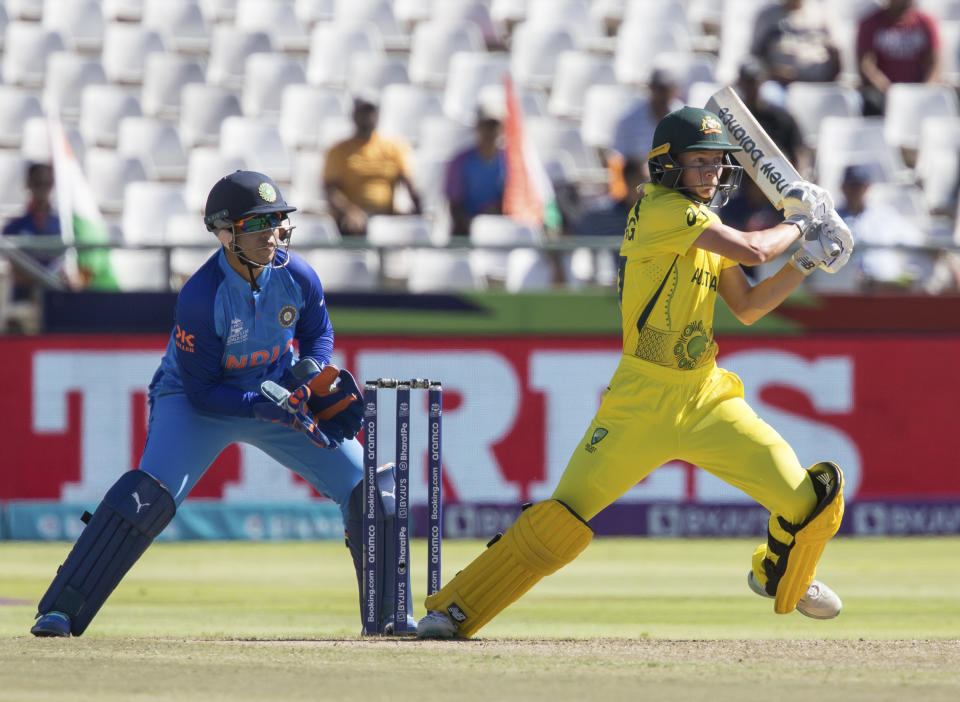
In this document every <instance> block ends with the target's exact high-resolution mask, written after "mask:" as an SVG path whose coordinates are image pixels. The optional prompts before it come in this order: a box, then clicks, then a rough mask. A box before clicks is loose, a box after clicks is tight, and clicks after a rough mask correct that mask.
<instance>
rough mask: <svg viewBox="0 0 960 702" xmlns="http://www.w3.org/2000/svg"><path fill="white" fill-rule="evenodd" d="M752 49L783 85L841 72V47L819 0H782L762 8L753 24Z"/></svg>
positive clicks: (830, 78)
mask: <svg viewBox="0 0 960 702" xmlns="http://www.w3.org/2000/svg"><path fill="white" fill-rule="evenodd" d="M750 53H752V54H753V55H755V56H756V57H758V58H759V59H760V60H761V61H762V62H763V64H764V66H765V68H766V69H767V72H768V73H769V75H770V77H771V78H772V79H773V80H775V81H777V82H778V83H780V84H781V85H787V84H788V83H792V82H793V81H808V82H831V81H833V80H836V78H837V75H839V73H840V50H839V49H838V48H837V43H836V41H834V39H833V35H832V33H831V31H830V23H829V21H828V17H827V15H826V13H825V11H824V8H823V7H822V6H821V5H820V4H819V3H815V2H804V0H781V1H780V2H778V3H775V4H773V5H770V6H768V7H765V8H764V9H762V10H761V11H760V13H759V14H758V15H757V19H756V21H755V23H754V26H753V40H752V42H751V46H750Z"/></svg>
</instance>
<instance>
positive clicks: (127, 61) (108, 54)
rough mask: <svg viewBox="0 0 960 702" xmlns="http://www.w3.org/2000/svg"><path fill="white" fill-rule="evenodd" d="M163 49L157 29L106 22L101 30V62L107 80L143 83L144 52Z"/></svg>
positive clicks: (145, 54) (145, 55)
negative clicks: (102, 31) (105, 25)
mask: <svg viewBox="0 0 960 702" xmlns="http://www.w3.org/2000/svg"><path fill="white" fill-rule="evenodd" d="M163 50H164V45H163V40H162V39H161V38H160V35H159V34H158V33H157V32H154V31H152V30H149V29H146V28H144V27H142V26H141V25H139V24H126V23H119V22H117V23H110V24H108V25H107V27H106V29H105V30H104V33H103V51H102V54H101V59H100V60H101V61H102V63H103V71H104V73H106V74H107V78H108V79H109V80H110V82H111V83H131V84H137V85H139V84H141V83H143V71H144V66H145V64H146V60H147V55H148V54H151V53H154V52H162V51H163Z"/></svg>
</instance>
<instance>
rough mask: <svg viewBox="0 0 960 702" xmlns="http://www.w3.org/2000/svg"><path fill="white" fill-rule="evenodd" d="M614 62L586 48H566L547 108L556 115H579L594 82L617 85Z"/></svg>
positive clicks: (558, 65)
mask: <svg viewBox="0 0 960 702" xmlns="http://www.w3.org/2000/svg"><path fill="white" fill-rule="evenodd" d="M616 82H617V76H616V74H615V73H614V71H613V62H612V61H611V60H610V59H608V58H605V57H602V56H597V55H596V54H591V53H587V52H584V51H565V52H563V53H562V54H560V57H559V58H558V59H557V72H556V75H555V76H554V79H553V88H552V89H551V90H550V102H549V103H548V105H547V108H548V109H549V111H550V114H552V115H555V116H557V117H569V118H571V119H580V118H581V117H582V116H583V112H584V103H585V102H586V97H587V91H588V90H590V89H591V87H593V86H598V85H614V84H616Z"/></svg>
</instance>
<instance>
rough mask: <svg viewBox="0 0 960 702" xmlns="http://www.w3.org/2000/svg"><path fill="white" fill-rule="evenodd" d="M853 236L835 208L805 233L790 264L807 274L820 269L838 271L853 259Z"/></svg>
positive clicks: (828, 271)
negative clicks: (851, 255)
mask: <svg viewBox="0 0 960 702" xmlns="http://www.w3.org/2000/svg"><path fill="white" fill-rule="evenodd" d="M852 253H853V235H852V234H851V233H850V229H849V228H848V227H847V225H846V224H844V222H843V220H842V219H841V218H840V216H839V215H838V214H837V212H836V210H830V212H829V213H827V215H826V218H825V219H824V220H823V221H822V222H816V223H815V224H814V225H813V226H811V227H810V228H809V229H808V230H807V233H806V234H805V235H804V237H803V240H802V243H801V245H800V248H799V249H797V250H796V252H794V254H793V256H792V257H791V258H790V264H791V265H792V266H793V267H794V268H796V269H797V270H798V271H800V272H801V273H803V274H804V275H810V274H811V273H813V271H815V270H816V269H817V268H822V269H823V270H825V271H826V272H827V273H836V272H837V271H838V270H840V269H841V268H843V266H844V265H846V263H847V261H849V260H850V254H852Z"/></svg>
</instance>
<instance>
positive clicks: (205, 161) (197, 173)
mask: <svg viewBox="0 0 960 702" xmlns="http://www.w3.org/2000/svg"><path fill="white" fill-rule="evenodd" d="M246 165H247V164H246V161H244V160H243V159H242V158H240V157H239V156H225V155H224V154H222V153H220V149H218V148H217V147H215V146H196V147H194V148H193V149H191V150H190V156H189V157H188V159H187V182H186V186H185V187H184V192H185V195H184V200H185V202H186V204H187V207H188V208H189V209H190V211H191V212H193V213H199V212H203V210H204V208H205V207H206V204H207V194H208V193H209V192H210V188H212V187H213V186H214V184H215V183H216V182H217V181H218V180H220V179H221V178H223V177H224V176H225V175H229V174H230V173H233V172H234V171H242V170H244V169H245V168H246Z"/></svg>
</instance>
